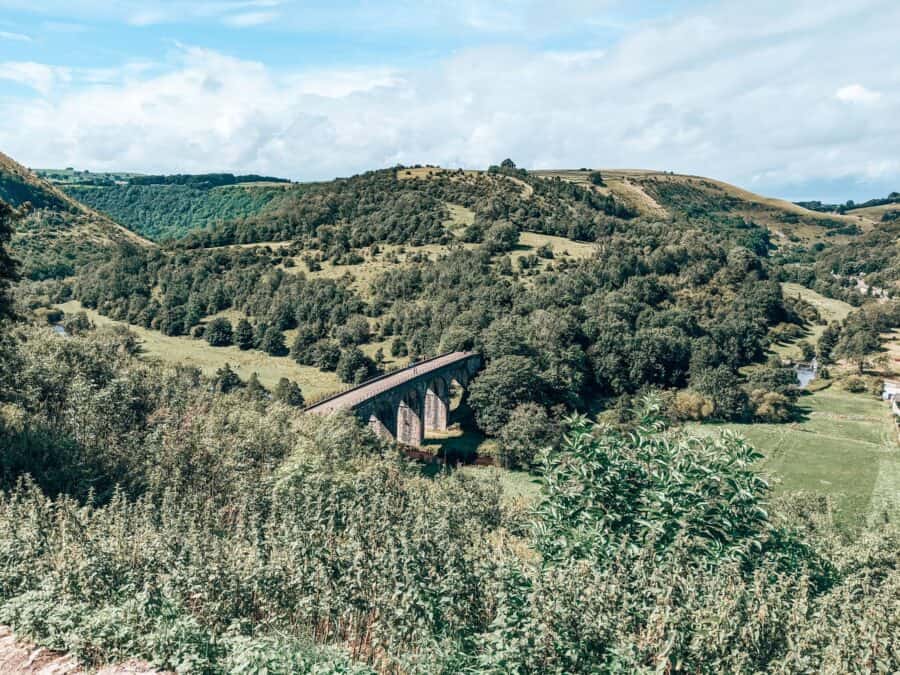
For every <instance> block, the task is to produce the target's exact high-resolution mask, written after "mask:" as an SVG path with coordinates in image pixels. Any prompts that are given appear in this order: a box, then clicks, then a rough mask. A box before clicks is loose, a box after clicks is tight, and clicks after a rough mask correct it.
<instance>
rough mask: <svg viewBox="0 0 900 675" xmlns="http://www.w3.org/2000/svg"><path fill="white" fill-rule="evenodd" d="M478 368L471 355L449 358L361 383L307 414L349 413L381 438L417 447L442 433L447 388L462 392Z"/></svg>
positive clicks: (447, 406) (446, 413)
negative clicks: (429, 434)
mask: <svg viewBox="0 0 900 675" xmlns="http://www.w3.org/2000/svg"><path fill="white" fill-rule="evenodd" d="M479 368H481V356H479V355H478V354H475V353H474V352H450V353H449V354H442V355H441V356H435V357H434V358H431V359H426V360H425V361H419V362H418V363H414V364H412V365H410V366H408V367H406V368H403V369H402V370H397V371H394V372H393V373H387V374H386V375H382V376H380V377H376V378H374V379H371V380H368V381H367V382H363V383H362V384H360V385H359V386H356V387H354V388H353V389H350V390H348V391H344V392H341V393H340V394H335V395H334V396H329V397H328V398H326V399H324V400H322V401H318V402H317V403H314V404H313V405H311V406H309V407H308V408H307V409H306V412H308V413H313V414H315V415H328V414H331V413H333V412H336V411H338V410H352V411H353V412H354V413H355V414H356V416H357V417H359V418H360V419H361V420H363V421H364V422H367V423H368V424H369V426H370V427H372V430H373V431H374V432H375V433H376V434H378V435H379V436H382V437H385V438H392V439H395V440H396V441H397V442H398V443H402V444H403V445H411V446H416V447H418V446H420V445H421V444H422V440H423V439H424V438H425V432H426V431H444V430H446V428H447V419H448V417H449V413H450V387H451V384H452V383H453V382H454V381H455V382H456V383H458V384H459V385H460V386H461V387H463V388H464V389H465V388H466V387H467V386H468V385H469V380H471V379H472V376H473V375H474V374H475V373H476V372H478V369H479Z"/></svg>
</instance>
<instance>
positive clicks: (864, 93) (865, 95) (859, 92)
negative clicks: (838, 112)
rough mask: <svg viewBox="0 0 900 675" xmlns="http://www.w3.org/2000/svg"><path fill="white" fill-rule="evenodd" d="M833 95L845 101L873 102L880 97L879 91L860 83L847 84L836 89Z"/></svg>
mask: <svg viewBox="0 0 900 675" xmlns="http://www.w3.org/2000/svg"><path fill="white" fill-rule="evenodd" d="M834 96H835V98H836V99H837V100H839V101H844V102H846V103H875V102H876V101H878V99H880V98H881V92H878V91H872V90H871V89H866V88H865V87H864V86H862V85H861V84H849V85H847V86H846V87H841V88H840V89H838V90H837V91H836V92H835V93H834Z"/></svg>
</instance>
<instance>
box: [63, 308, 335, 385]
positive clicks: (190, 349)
mask: <svg viewBox="0 0 900 675" xmlns="http://www.w3.org/2000/svg"><path fill="white" fill-rule="evenodd" d="M58 307H59V308H60V309H62V310H63V311H64V312H65V313H66V314H67V315H68V314H75V313H77V312H79V311H84V312H85V313H86V314H87V315H88V317H89V318H90V319H91V321H93V322H94V325H96V326H97V327H100V326H109V325H121V326H126V327H127V328H129V329H130V330H131V331H132V332H134V333H135V334H136V335H137V336H138V338H139V339H140V343H141V348H142V349H143V354H144V357H145V358H148V359H156V360H159V361H162V362H164V363H170V364H184V365H188V366H195V367H197V368H199V369H200V370H201V371H202V372H203V374H204V375H210V376H211V375H214V374H215V372H216V370H218V369H219V368H221V367H222V366H223V365H225V364H226V363H228V364H229V365H230V366H231V368H232V369H233V370H234V371H235V372H236V373H237V374H238V375H239V376H240V377H241V379H243V380H246V379H247V378H249V377H250V376H251V375H252V374H253V373H256V374H257V376H258V377H259V381H260V382H262V384H263V385H264V386H266V387H269V388H271V387H274V386H275V385H276V384H278V380H279V379H281V378H282V377H286V378H288V379H289V380H293V381H294V382H296V383H297V384H298V385H299V386H300V389H301V390H302V391H303V396H304V397H306V399H307V400H311V399H314V398H318V397H319V396H322V395H324V394H328V393H331V392H334V391H337V390H338V389H341V388H343V387H344V386H345V385H343V384H342V383H341V382H340V380H338V377H337V375H335V374H334V373H326V372H322V371H320V370H319V369H318V368H313V367H311V366H301V365H299V364H298V363H297V362H296V361H294V360H293V359H292V358H290V357H289V356H269V355H268V354H266V353H264V352H260V351H257V350H255V349H253V350H248V351H241V350H240V349H238V348H237V347H234V346H231V347H211V346H210V345H209V344H207V342H206V341H205V340H194V339H192V338H190V337H185V336H179V337H174V336H169V335H163V334H162V333H160V332H159V331H156V330H149V329H146V328H143V327H141V326H132V325H130V324H126V323H124V322H121V321H115V320H113V319H110V318H109V317H105V316H103V315H102V314H100V313H99V312H96V311H94V310H92V309H87V308H85V307H82V305H81V303H80V302H78V301H77V300H71V301H69V302H66V303H63V304H61V305H58ZM288 339H290V336H288ZM288 344H290V342H288Z"/></svg>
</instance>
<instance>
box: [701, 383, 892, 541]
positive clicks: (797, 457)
mask: <svg viewBox="0 0 900 675" xmlns="http://www.w3.org/2000/svg"><path fill="white" fill-rule="evenodd" d="M799 406H800V408H801V411H802V417H803V419H802V421H799V422H796V423H791V424H725V425H703V426H702V427H700V428H702V429H706V430H710V431H711V430H712V429H715V428H729V429H733V430H734V431H737V432H738V433H740V434H741V435H743V436H744V437H745V438H746V439H747V440H748V441H749V442H750V443H751V444H752V445H753V446H754V447H756V448H757V449H758V450H759V451H760V452H762V453H763V454H764V455H765V459H764V460H763V461H762V464H761V469H762V470H763V471H764V472H765V473H767V474H768V475H770V476H771V477H772V478H773V479H774V487H775V490H776V492H796V491H805V492H817V493H821V494H827V495H831V496H833V497H834V498H835V501H836V504H837V508H838V518H839V520H840V521H841V522H842V524H844V525H846V526H851V527H852V526H855V525H856V524H859V523H860V522H862V521H867V520H868V521H871V520H873V519H877V518H879V517H880V516H881V515H882V514H883V513H884V511H885V510H894V509H895V508H896V502H897V501H900V445H898V441H897V431H896V428H895V426H894V422H893V420H892V418H891V412H890V408H889V406H888V404H887V403H885V402H883V401H881V400H879V399H876V398H875V397H873V396H872V395H871V394H851V393H848V392H846V391H843V390H841V389H838V388H836V387H831V388H829V389H824V390H822V391H819V392H816V393H814V394H809V395H807V396H804V397H802V398H801V399H800V400H799ZM892 502H893V504H892Z"/></svg>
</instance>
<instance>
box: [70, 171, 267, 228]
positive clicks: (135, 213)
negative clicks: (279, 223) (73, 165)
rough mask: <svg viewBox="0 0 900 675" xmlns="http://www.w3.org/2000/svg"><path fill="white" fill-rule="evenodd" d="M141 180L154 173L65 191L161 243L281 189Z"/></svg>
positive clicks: (251, 208) (257, 204) (238, 212)
mask: <svg viewBox="0 0 900 675" xmlns="http://www.w3.org/2000/svg"><path fill="white" fill-rule="evenodd" d="M229 175H230V174H229ZM143 178H145V179H154V178H156V177H154V176H147V177H142V180H140V181H138V179H132V181H130V182H129V183H128V184H127V185H115V184H113V185H110V186H106V187H88V186H83V185H74V186H70V187H67V188H66V192H67V193H68V194H69V195H71V196H72V197H74V198H75V199H77V200H79V201H80V202H82V203H84V204H87V205H88V206H90V207H92V208H95V209H97V210H98V211H103V212H104V213H107V214H108V215H109V216H110V217H112V218H113V219H114V220H116V221H117V222H119V223H122V224H123V225H125V226H126V227H128V228H129V229H131V230H134V231H135V232H137V233H138V234H140V235H142V236H145V237H147V238H148V239H153V240H157V241H161V240H163V239H174V238H178V237H183V236H184V235H185V234H187V233H188V232H191V231H192V230H196V229H200V228H204V227H207V226H210V225H213V224H215V223H216V222H218V221H221V220H230V219H232V218H239V217H243V216H247V215H250V214H251V213H256V212H257V211H259V210H261V209H263V208H265V206H266V205H267V204H269V203H270V202H271V201H272V200H273V199H275V198H276V197H277V196H278V193H279V191H280V189H282V188H270V189H269V188H267V189H262V188H258V187H255V188H254V189H252V190H248V189H244V188H242V187H224V188H223V187H218V188H216V189H211V187H210V184H209V183H208V182H206V181H202V182H199V183H190V182H181V183H177V182H171V183H168V182H165V183H164V182H144V180H143ZM232 178H234V176H232ZM136 181H137V182H136ZM223 185H231V184H230V183H223Z"/></svg>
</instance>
